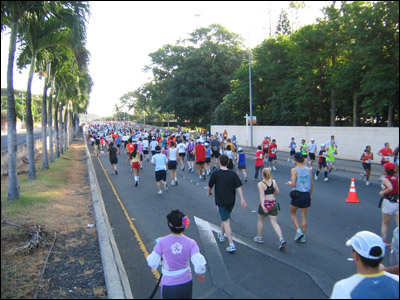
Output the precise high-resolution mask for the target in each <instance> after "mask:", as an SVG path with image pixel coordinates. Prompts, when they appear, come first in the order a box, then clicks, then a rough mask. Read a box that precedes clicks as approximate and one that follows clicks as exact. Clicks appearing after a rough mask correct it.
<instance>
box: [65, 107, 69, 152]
mask: <svg viewBox="0 0 400 300" xmlns="http://www.w3.org/2000/svg"><path fill="white" fill-rule="evenodd" d="M67 150H68V103H67V105H65V111H64V151H67Z"/></svg>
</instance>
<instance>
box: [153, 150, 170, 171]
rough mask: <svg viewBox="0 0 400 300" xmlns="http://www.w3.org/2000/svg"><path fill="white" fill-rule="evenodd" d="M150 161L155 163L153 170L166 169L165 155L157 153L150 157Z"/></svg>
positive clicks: (166, 160)
mask: <svg viewBox="0 0 400 300" xmlns="http://www.w3.org/2000/svg"><path fill="white" fill-rule="evenodd" d="M151 162H152V163H155V171H160V170H166V169H167V167H166V163H167V162H168V159H167V157H166V156H165V155H164V154H161V153H157V154H155V155H153V157H152V158H151Z"/></svg>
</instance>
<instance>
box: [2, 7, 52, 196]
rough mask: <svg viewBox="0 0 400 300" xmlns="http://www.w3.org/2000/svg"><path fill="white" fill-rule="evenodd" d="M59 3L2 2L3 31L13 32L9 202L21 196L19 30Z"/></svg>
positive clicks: (9, 83)
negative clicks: (16, 85) (17, 91)
mask: <svg viewBox="0 0 400 300" xmlns="http://www.w3.org/2000/svg"><path fill="white" fill-rule="evenodd" d="M50 2H51V1H50ZM57 3H58V1H53V3H49V4H47V5H44V2H43V1H1V31H2V32H3V31H4V30H5V29H6V28H7V27H8V28H10V30H11V34H10V46H9V51H8V66H7V149H8V197H7V199H8V200H14V199H18V198H19V195H20V190H19V187H18V176H17V126H16V123H17V116H16V111H15V96H14V82H13V70H14V58H15V49H16V43H17V33H18V28H19V24H20V22H21V21H23V20H24V19H25V18H27V17H28V16H29V15H30V14H33V13H37V12H38V11H48V10H49V9H52V7H53V8H54V7H55V6H56V5H57Z"/></svg>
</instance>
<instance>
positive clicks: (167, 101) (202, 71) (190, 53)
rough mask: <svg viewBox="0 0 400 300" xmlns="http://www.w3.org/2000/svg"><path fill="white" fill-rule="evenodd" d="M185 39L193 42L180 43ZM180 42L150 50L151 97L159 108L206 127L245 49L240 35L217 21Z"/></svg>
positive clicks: (224, 93) (243, 56)
mask: <svg viewBox="0 0 400 300" xmlns="http://www.w3.org/2000/svg"><path fill="white" fill-rule="evenodd" d="M185 43H190V44H192V45H194V46H187V47H183V46H181V45H179V44H185ZM179 44H178V45H176V46H170V45H167V46H164V47H163V48H162V49H160V50H159V51H157V52H155V53H152V54H150V56H151V57H152V70H153V74H154V78H155V84H154V87H155V88H156V90H153V91H152V93H153V94H152V97H151V98H152V101H154V102H153V103H154V104H159V105H160V112H162V113H173V114H175V116H176V117H177V118H178V119H180V120H190V122H191V124H193V125H197V126H202V127H206V126H207V124H209V123H210V121H211V114H212V112H213V111H214V110H215V108H216V107H217V106H218V105H219V104H220V103H221V102H222V98H223V97H224V96H225V95H226V94H227V92H228V90H229V82H230V80H231V79H232V78H233V74H234V72H235V71H236V70H237V68H238V67H239V66H240V65H241V63H242V61H243V60H244V59H245V57H246V56H245V52H244V51H243V50H242V49H241V48H240V46H241V41H240V37H239V36H238V35H236V34H233V33H231V32H229V31H228V30H226V29H225V28H224V27H222V26H221V25H217V24H214V25H210V26H209V27H208V28H200V29H197V30H195V31H194V32H192V33H191V34H190V37H189V38H188V39H185V40H182V41H180V42H179Z"/></svg>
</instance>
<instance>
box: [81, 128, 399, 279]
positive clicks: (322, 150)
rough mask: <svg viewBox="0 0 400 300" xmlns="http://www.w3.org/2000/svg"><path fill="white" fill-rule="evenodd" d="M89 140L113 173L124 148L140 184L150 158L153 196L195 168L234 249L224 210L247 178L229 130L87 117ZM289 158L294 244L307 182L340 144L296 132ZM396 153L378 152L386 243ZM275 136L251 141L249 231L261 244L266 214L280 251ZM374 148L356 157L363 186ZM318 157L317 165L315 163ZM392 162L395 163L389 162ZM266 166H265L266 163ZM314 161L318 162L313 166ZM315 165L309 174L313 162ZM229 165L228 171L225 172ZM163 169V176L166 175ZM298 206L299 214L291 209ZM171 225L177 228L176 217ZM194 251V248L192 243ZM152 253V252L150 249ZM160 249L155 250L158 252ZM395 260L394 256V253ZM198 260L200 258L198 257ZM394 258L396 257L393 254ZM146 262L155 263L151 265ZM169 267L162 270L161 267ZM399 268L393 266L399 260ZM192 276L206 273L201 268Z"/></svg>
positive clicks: (329, 163) (331, 161)
mask: <svg viewBox="0 0 400 300" xmlns="http://www.w3.org/2000/svg"><path fill="white" fill-rule="evenodd" d="M87 137H88V143H89V144H90V145H91V147H92V149H93V151H94V153H95V154H96V155H102V154H108V155H109V159H110V165H111V174H116V175H118V169H117V164H118V157H119V154H120V153H121V151H124V152H125V153H126V154H128V159H127V162H131V170H132V172H133V177H134V186H138V185H139V181H140V176H139V173H140V169H142V168H143V163H144V162H145V161H146V162H151V164H152V165H154V168H155V179H156V185H157V188H158V192H157V193H158V194H159V195H162V194H163V192H167V191H168V184H169V182H170V184H171V185H178V177H177V169H178V170H179V169H180V170H181V172H184V171H185V170H186V168H187V172H193V173H194V172H196V173H197V176H198V179H199V181H203V180H206V179H207V176H208V177H209V183H208V193H209V195H211V194H212V191H213V189H214V191H215V203H216V205H217V206H218V209H219V214H220V217H221V231H220V232H219V233H218V238H219V241H220V242H221V243H223V242H225V239H228V242H229V246H228V247H227V248H226V251H227V252H230V253H233V252H235V251H236V248H235V245H234V243H233V240H232V230H231V228H230V215H231V212H232V209H233V206H234V203H235V195H236V191H237V192H238V193H239V196H240V198H241V206H242V208H246V206H247V204H246V201H245V199H244V196H243V192H242V188H241V187H242V181H241V180H244V181H245V182H246V181H247V180H248V173H247V166H246V155H245V153H244V151H243V148H242V147H240V146H239V145H238V141H237V138H236V135H235V134H232V136H228V133H227V132H226V130H225V131H224V132H222V133H218V132H216V133H214V134H210V133H209V132H206V131H201V132H199V133H196V135H193V134H192V133H190V132H183V131H182V130H178V131H175V132H168V131H166V130H162V129H154V128H149V129H144V128H142V127H140V126H123V125H119V124H117V125H115V124H113V123H93V124H90V125H89V127H88V129H87ZM288 147H289V151H290V152H289V157H288V158H287V161H288V162H292V163H293V164H294V167H293V168H292V170H291V180H290V181H288V182H287V184H288V185H289V186H291V187H292V188H293V190H292V192H291V193H290V197H291V203H290V217H291V220H292V223H293V225H294V226H295V228H296V235H295V237H294V240H295V241H296V242H299V243H305V242H306V236H305V234H306V230H307V210H308V208H309V207H310V206H311V201H312V192H313V180H318V178H319V174H320V173H322V172H323V173H324V181H329V180H330V174H331V173H332V172H333V171H335V170H336V167H335V159H336V157H337V155H338V153H339V152H338V147H339V146H338V143H337V141H336V140H335V137H334V136H333V135H332V136H331V138H330V140H328V141H327V142H325V143H321V144H320V145H319V146H318V145H317V144H316V142H315V139H314V138H311V139H310V141H309V142H308V143H307V141H306V140H305V139H302V140H301V143H300V144H299V147H298V145H297V144H296V141H295V138H291V141H290V142H289V144H288ZM398 151H399V147H398V146H397V148H396V149H395V150H394V151H393V150H392V149H391V148H390V144H389V143H386V144H385V145H384V147H383V148H382V149H380V150H379V151H378V152H377V155H379V156H381V165H382V166H383V168H382V169H383V171H382V176H381V178H380V181H381V185H382V191H381V192H380V196H381V197H382V200H381V202H382V203H381V207H382V228H381V238H382V240H383V242H384V243H386V235H387V228H388V225H389V222H390V220H391V219H392V217H394V219H395V221H396V225H397V228H398V226H399V202H398V177H397V175H396V173H397V171H398ZM277 153H278V145H277V140H276V139H273V138H271V136H265V138H264V139H263V140H262V141H261V142H260V144H259V145H258V146H257V150H256V152H255V157H254V160H255V162H254V176H252V179H253V180H255V181H258V174H259V173H260V172H261V181H259V182H258V184H257V187H258V190H259V195H260V203H259V207H258V223H257V235H256V236H255V237H254V241H255V242H256V243H260V244H262V243H264V240H263V237H262V232H263V225H264V221H265V218H266V217H269V220H270V223H271V226H272V228H273V230H274V232H275V233H276V235H277V237H278V239H279V243H278V247H279V250H284V249H285V247H286V241H285V239H284V238H283V236H282V231H281V229H280V226H279V224H278V219H277V216H278V210H279V204H278V203H277V202H276V199H275V195H277V194H278V193H279V187H278V185H277V183H276V181H275V180H274V179H273V176H272V171H277V161H278V160H277ZM373 158H374V154H373V152H372V149H371V147H370V146H368V145H367V146H366V147H365V150H364V151H363V153H362V155H361V157H360V160H361V165H362V168H363V169H364V171H365V173H361V178H362V179H364V178H365V182H366V185H367V186H368V185H370V175H371V161H372V160H373ZM316 161H317V163H316ZM391 161H393V162H391ZM266 164H267V165H268V167H265V166H266ZM317 164H318V165H317ZM314 167H315V168H316V171H315V173H314V174H313V171H312V170H313V168H314ZM227 170H233V171H234V172H226V171H227ZM167 174H169V180H167ZM298 210H300V220H299V219H298V217H297V211H298ZM178 223H179V222H177V224H176V225H174V226H172V225H171V226H172V227H171V228H184V226H183V225H182V226H183V227H180V226H181V225H180V223H179V224H178ZM197 250H198V249H197ZM153 255H155V254H153ZM158 256H159V254H157V255H155V257H158ZM397 259H398V258H397ZM202 263H204V261H203V262H202ZM397 264H398V260H397ZM149 265H152V266H153V265H157V263H152V264H149ZM166 272H167V271H166ZM397 272H398V265H397ZM198 274H204V273H203V271H202V272H199V273H198Z"/></svg>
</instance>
